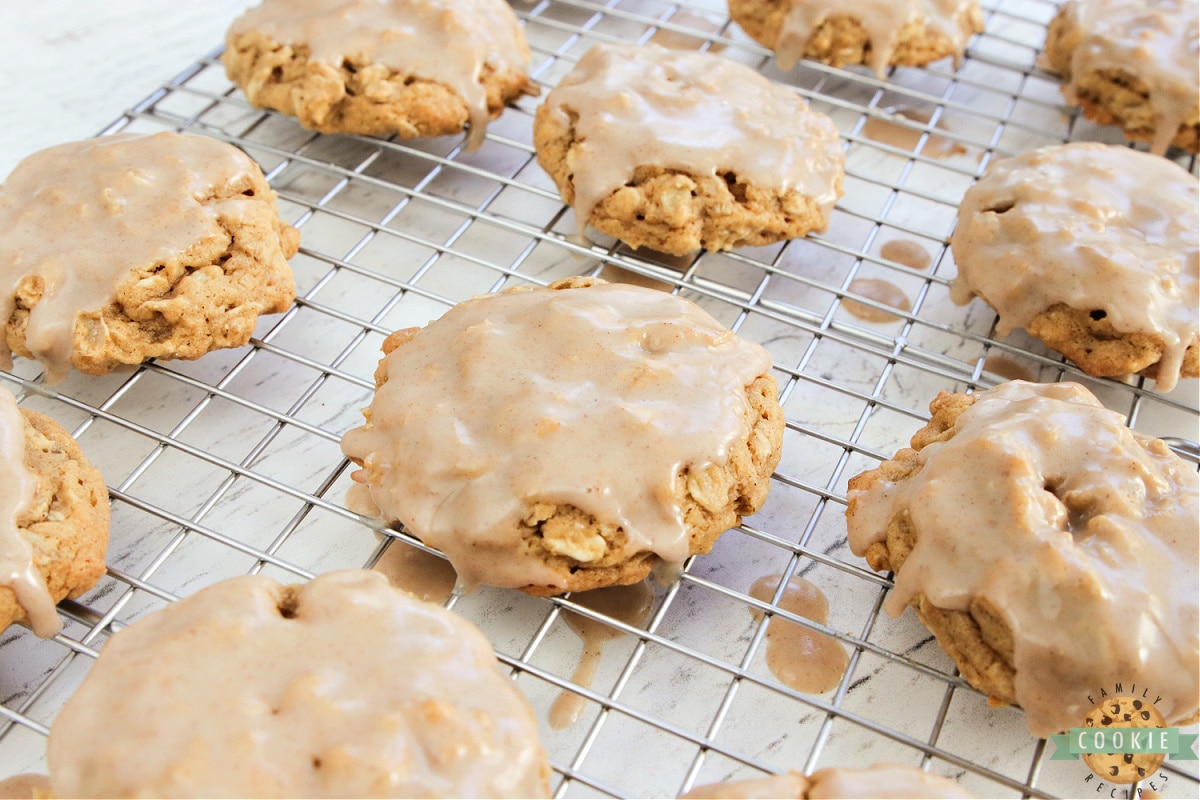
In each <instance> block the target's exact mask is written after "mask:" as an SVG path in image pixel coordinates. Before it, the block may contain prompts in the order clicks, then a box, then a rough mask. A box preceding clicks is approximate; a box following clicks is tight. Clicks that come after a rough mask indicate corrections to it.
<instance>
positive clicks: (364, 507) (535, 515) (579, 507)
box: [342, 278, 783, 594]
mask: <svg viewBox="0 0 1200 800" xmlns="http://www.w3.org/2000/svg"><path fill="white" fill-rule="evenodd" d="M384 352H385V354H386V355H385V357H384V358H383V360H382V361H380V363H379V369H378V370H377V371H376V373H375V382H376V387H377V388H376V392H375V398H374V400H373V401H372V403H371V406H370V407H369V408H368V409H366V410H365V411H364V412H363V413H364V416H366V418H367V424H366V425H365V426H364V427H362V428H357V429H355V430H352V431H350V432H349V433H347V434H346V436H345V437H344V438H343V440H342V449H343V451H344V452H345V453H346V455H347V456H349V457H350V458H351V459H352V460H353V461H354V462H355V463H357V464H359V465H361V467H362V469H361V470H359V471H358V472H357V473H355V474H354V476H353V477H354V480H355V481H356V482H357V483H356V486H355V489H354V490H352V491H351V494H350V496H349V497H348V502H349V503H350V505H351V507H352V508H354V509H355V510H357V511H360V512H361V513H364V514H367V515H368V516H380V517H383V518H384V519H386V520H388V521H389V522H402V523H403V524H404V525H405V526H406V527H407V528H408V530H409V531H411V532H412V533H413V534H414V535H416V536H417V537H419V538H420V539H421V540H422V541H424V542H425V543H426V544H428V545H430V546H432V547H436V548H438V549H440V550H441V551H442V552H444V553H445V554H446V556H447V557H448V558H449V560H450V563H451V564H453V566H454V569H455V570H456V571H457V573H458V575H459V579H460V580H461V581H463V582H464V583H465V584H466V585H468V586H471V585H476V584H481V583H482V584H490V585H494V586H503V587H508V588H519V589H523V590H525V591H527V592H530V593H533V594H558V593H561V592H567V591H584V590H587V589H594V588H599V587H602V586H610V585H617V584H629V583H635V582H637V581H640V580H642V579H643V578H645V577H646V575H647V574H649V572H650V570H651V568H652V567H653V566H654V565H655V564H656V563H658V562H660V561H661V562H666V563H668V564H678V563H680V562H682V561H683V560H684V559H685V558H687V557H688V556H689V555H692V554H695V553H706V552H708V550H709V549H710V548H711V547H712V545H713V543H714V542H715V541H716V539H717V537H718V536H719V535H720V534H721V533H723V532H724V531H726V530H728V529H729V528H731V527H733V526H735V525H737V524H738V523H739V521H740V519H741V515H742V514H751V513H754V511H756V510H757V509H758V508H759V506H761V505H762V503H763V501H764V500H765V499H766V496H767V491H768V488H769V485H770V480H769V478H770V475H771V471H772V470H773V469H774V467H775V465H776V464H777V463H778V461H779V456H780V446H781V444H782V438H783V412H782V409H781V408H780V406H779V402H778V400H777V398H776V387H775V379H774V378H773V377H772V376H771V375H770V369H771V358H770V356H769V355H768V353H767V351H766V350H765V349H763V348H762V347H760V346H759V345H757V344H753V343H751V342H747V341H745V340H743V339H740V338H738V337H737V336H735V335H734V334H733V333H732V332H731V331H729V330H727V329H726V328H724V327H723V326H722V325H721V324H720V323H719V322H717V321H716V320H715V319H713V318H712V317H711V316H709V315H708V314H707V313H705V312H704V311H703V310H702V309H700V308H699V307H697V306H695V305H694V304H692V303H690V302H688V301H686V300H684V299H682V298H680V297H676V296H673V295H669V294H665V293H663V292H658V291H654V290H651V289H642V288H639V287H634V286H625V285H621V284H606V283H604V282H602V281H596V280H594V279H583V278H572V279H567V280H565V281H560V282H558V283H555V284H552V285H551V286H550V287H549V288H547V289H540V288H539V289H518V290H513V291H510V292H505V293H503V294H498V295H484V296H481V297H476V298H474V299H472V300H468V301H466V302H463V303H459V304H458V305H457V306H455V307H454V308H452V309H451V310H450V311H448V312H446V314H445V315H444V316H442V317H441V318H440V319H438V320H436V321H435V322H432V323H430V324H429V325H428V326H427V327H425V328H423V329H409V330H403V331H398V332H397V333H395V334H393V335H392V336H391V337H389V338H388V340H387V341H386V342H385V343H384Z"/></svg>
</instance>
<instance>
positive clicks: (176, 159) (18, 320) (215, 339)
mask: <svg viewBox="0 0 1200 800" xmlns="http://www.w3.org/2000/svg"><path fill="white" fill-rule="evenodd" d="M298 245H299V234H298V233H297V232H296V229H295V228H292V227H291V226H290V225H287V224H285V223H282V222H280V220H279V214H278V212H277V210H276V208H275V193H274V192H273V191H272V190H271V187H270V186H268V185H267V182H266V180H265V179H264V178H263V174H262V171H261V170H260V169H259V168H258V165H257V164H255V163H254V161H252V160H251V159H250V158H249V156H247V155H246V154H245V153H243V152H242V151H241V150H238V149H237V148H236V147H233V146H232V145H228V144H225V143H224V142H220V141H217V140H215V139H209V138H207V137H203V136H181V135H179V134H176V133H158V134H154V135H133V134H117V135H115V136H107V137H102V138H99V139H90V140H86V141H82V142H70V143H67V144H62V145H57V146H55V147H51V148H49V149H47V150H43V151H41V152H39V153H35V154H33V155H31V156H29V157H28V158H26V159H25V160H24V161H22V162H21V163H20V164H18V165H17V168H16V169H15V170H13V173H12V174H11V175H9V177H8V179H7V181H6V182H5V183H4V184H3V186H0V325H2V326H3V327H0V363H2V362H3V361H4V360H6V359H7V358H8V356H9V353H10V351H11V352H13V353H16V354H18V355H21V356H25V357H26V358H36V359H37V360H39V361H41V362H42V363H43V364H44V365H45V367H46V375H47V378H48V379H49V380H51V381H53V380H58V379H61V378H62V377H63V376H64V375H65V374H66V373H67V371H68V370H70V369H71V368H74V369H77V370H79V371H80V372H84V373H87V374H89V375H103V374H104V373H107V372H110V371H111V370H113V369H115V368H116V367H118V366H120V365H122V364H140V363H142V362H143V361H146V360H147V359H151V358H162V359H172V358H181V359H194V358H199V357H200V356H202V355H204V354H205V353H208V352H210V351H212V350H216V349H218V348H224V347H240V346H242V345H244V344H246V343H247V342H248V341H249V340H250V337H251V336H252V335H253V333H254V329H255V326H256V325H257V324H258V318H259V316H260V315H262V314H274V313H279V312H282V311H284V310H286V309H287V308H288V307H289V306H290V305H291V303H292V300H293V298H294V296H295V289H294V285H293V280H292V271H291V268H290V267H289V266H288V264H287V259H288V258H290V257H291V256H292V255H294V254H295V252H296V248H297V247H298Z"/></svg>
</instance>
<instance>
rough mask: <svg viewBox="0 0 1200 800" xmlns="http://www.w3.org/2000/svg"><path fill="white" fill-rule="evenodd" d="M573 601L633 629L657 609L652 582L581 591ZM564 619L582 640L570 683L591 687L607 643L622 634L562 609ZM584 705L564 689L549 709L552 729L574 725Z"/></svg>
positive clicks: (574, 695)
mask: <svg viewBox="0 0 1200 800" xmlns="http://www.w3.org/2000/svg"><path fill="white" fill-rule="evenodd" d="M571 601H572V602H575V603H578V604H579V605H581V606H583V607H584V608H590V609H592V610H593V611H596V612H598V613H600V614H604V615H605V616H608V617H612V618H613V619H615V620H619V621H621V622H624V623H625V624H626V625H629V626H631V627H634V628H640V627H642V626H643V625H645V624H646V620H648V619H649V618H650V611H651V609H652V608H653V607H654V590H653V589H651V588H650V584H649V583H647V582H646V581H641V582H640V583H635V584H633V585H631V586H609V587H607V588H604V589H593V590H592V591H590V592H580V593H577V594H573V595H571ZM563 619H564V620H566V623H567V625H568V626H570V628H571V630H573V631H575V634H576V635H577V636H578V637H579V638H580V639H581V640H582V641H583V653H582V654H581V655H580V657H579V666H577V667H576V668H575V674H574V675H572V676H571V681H572V682H573V683H575V684H576V685H578V686H583V687H585V688H591V685H592V681H593V680H594V679H595V677H596V667H597V666H599V664H600V656H601V654H602V653H603V652H604V643H605V642H607V641H608V640H609V639H615V638H616V637H618V636H620V635H621V631H620V630H618V629H617V628H614V627H612V626H610V625H606V624H605V623H603V622H599V621H597V620H593V619H588V618H587V617H584V616H581V615H579V614H576V613H575V612H573V611H568V610H567V609H563ZM585 704H586V701H585V700H584V699H583V697H581V696H580V695H577V694H575V693H574V692H572V691H569V690H563V691H562V692H561V693H560V694H559V695H558V697H557V698H556V699H555V700H554V704H553V705H551V706H550V727H551V728H553V729H554V730H562V729H563V728H568V727H570V726H571V725H573V724H575V722H577V721H578V720H579V716H580V715H581V714H582V713H583V709H584V705H585Z"/></svg>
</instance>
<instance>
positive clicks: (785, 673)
mask: <svg viewBox="0 0 1200 800" xmlns="http://www.w3.org/2000/svg"><path fill="white" fill-rule="evenodd" d="M782 578H783V576H782V575H767V576H765V577H762V578H759V579H758V580H757V581H755V582H754V585H753V586H751V587H750V596H751V597H753V598H754V599H756V600H761V601H763V602H764V603H769V602H771V598H772V597H774V595H775V590H776V589H777V588H778V587H779V581H780V580H781V579H782ZM778 608H780V609H782V610H784V611H790V612H792V613H793V614H796V615H797V616H801V617H804V618H806V619H811V620H812V621H813V622H818V623H820V624H822V625H824V624H825V623H827V622H828V621H829V601H828V600H827V599H826V598H825V594H824V593H823V592H822V591H821V590H820V589H819V588H817V586H815V585H814V584H812V583H811V582H809V581H807V580H805V579H804V578H802V577H800V576H799V575H793V576H792V578H791V580H789V581H788V584H787V586H786V587H785V588H784V590H783V596H782V597H781V598H779V603H778ZM750 613H751V614H753V615H754V618H755V619H759V618H761V617H762V612H760V611H758V610H757V609H752V610H751V612H750ZM849 663H850V656H849V654H848V653H847V652H846V648H844V647H842V644H841V643H840V642H839V641H838V640H837V639H834V638H832V637H829V636H826V635H825V634H823V633H817V632H815V631H810V630H809V629H807V628H802V627H800V626H799V625H797V624H795V623H793V622H788V621H787V620H785V619H772V620H771V624H770V627H769V628H767V667H768V669H770V670H771V674H772V675H774V676H775V677H776V678H778V679H779V681H780V682H781V683H783V685H785V686H788V687H791V688H792V689H795V690H796V691H798V692H810V693H813V694H819V693H821V692H828V691H829V690H831V689H833V688H835V687H836V686H837V685H838V683H839V682H840V681H841V679H842V675H844V674H845V673H846V667H847V666H848V665H849Z"/></svg>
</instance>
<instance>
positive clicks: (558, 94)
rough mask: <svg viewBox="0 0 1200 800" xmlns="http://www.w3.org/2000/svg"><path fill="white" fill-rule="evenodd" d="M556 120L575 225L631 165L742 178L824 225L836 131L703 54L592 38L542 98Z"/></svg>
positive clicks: (839, 159) (778, 91)
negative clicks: (566, 136)
mask: <svg viewBox="0 0 1200 800" xmlns="http://www.w3.org/2000/svg"><path fill="white" fill-rule="evenodd" d="M546 106H547V107H548V108H549V109H550V113H551V114H553V115H554V116H555V117H557V118H558V120H559V123H560V124H561V125H563V126H564V127H566V126H569V125H570V122H569V120H570V117H571V116H572V115H578V118H577V119H576V120H575V122H574V128H575V141H576V144H575V146H574V148H573V149H572V152H573V156H572V160H571V161H570V164H569V166H570V169H571V174H572V175H573V178H572V183H573V185H574V188H575V202H574V207H575V215H576V218H577V220H578V225H579V230H580V231H582V230H583V229H584V228H585V227H586V225H587V221H588V218H589V217H590V215H591V212H592V209H593V208H594V207H595V205H596V204H597V203H598V202H600V201H601V200H603V199H604V198H606V197H608V195H610V194H612V193H613V192H614V191H616V190H617V189H619V188H620V187H622V186H625V185H626V184H627V183H629V182H630V181H632V180H633V177H634V170H635V169H636V168H637V167H644V166H657V167H662V168H665V169H672V170H680V171H683V172H687V173H690V174H693V175H718V174H721V173H733V174H734V175H736V176H737V177H738V178H739V179H740V180H741V181H742V182H746V183H753V184H756V185H759V186H762V187H764V188H770V189H776V190H780V191H784V190H788V189H795V190H796V191H798V192H800V193H801V194H803V195H805V196H807V197H811V198H812V199H813V200H814V201H815V202H816V203H817V204H818V206H819V207H820V209H821V214H822V216H823V218H824V219H825V220H826V222H828V219H829V214H830V212H831V211H832V209H833V204H834V203H835V202H836V201H837V198H838V193H839V187H840V185H841V175H842V171H843V165H844V163H845V153H844V152H843V151H842V148H841V144H840V140H839V139H838V132H837V128H836V127H835V126H834V124H833V122H832V121H831V120H830V119H829V118H828V117H827V116H825V115H824V114H821V113H819V112H816V111H812V110H811V109H809V107H808V104H807V103H805V102H804V100H803V99H802V98H801V97H800V96H799V95H797V94H796V93H795V92H794V91H792V90H791V89H788V88H786V87H784V86H780V85H778V84H775V83H772V82H771V81H769V80H767V79H766V78H764V77H763V76H762V75H759V74H758V73H757V72H755V71H754V70H752V69H750V68H749V67H746V66H744V65H742V64H738V63H736V62H733V61H730V60H728V59H725V58H722V57H720V56H715V55H711V54H709V53H687V52H680V51H674V50H667V49H665V48H662V47H659V46H658V45H644V46H635V45H609V44H598V45H596V46H595V47H593V48H592V49H590V50H588V52H587V53H585V54H584V56H583V58H581V59H580V60H579V63H578V64H577V65H576V66H575V68H574V69H573V70H571V71H570V72H569V73H568V74H567V75H566V76H565V77H564V78H563V79H562V80H561V81H560V82H559V84H558V86H557V87H556V88H555V89H554V90H553V91H552V92H550V94H549V96H548V97H547V98H546Z"/></svg>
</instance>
